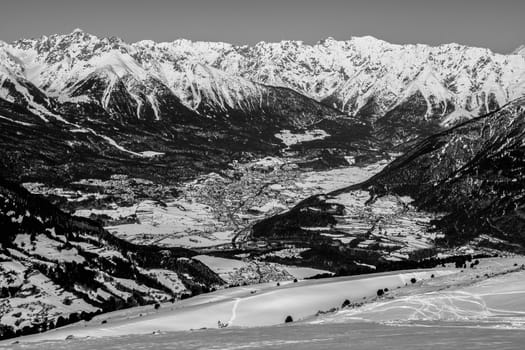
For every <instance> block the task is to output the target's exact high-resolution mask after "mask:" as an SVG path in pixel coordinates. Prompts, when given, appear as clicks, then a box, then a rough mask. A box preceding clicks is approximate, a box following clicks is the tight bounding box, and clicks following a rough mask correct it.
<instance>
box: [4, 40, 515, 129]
mask: <svg viewBox="0 0 525 350" xmlns="http://www.w3.org/2000/svg"><path fill="white" fill-rule="evenodd" d="M7 51H8V52H9V53H10V54H11V55H13V56H14V57H16V58H17V59H18V61H19V62H20V64H21V65H22V67H23V69H22V70H23V74H24V76H25V77H26V79H28V80H29V81H31V82H32V83H33V84H35V85H36V86H37V87H39V88H41V89H43V90H44V91H46V92H47V93H48V94H50V95H54V96H60V98H67V96H69V95H68V92H69V90H68V89H69V87H70V86H71V85H73V84H75V83H76V82H78V81H79V80H82V79H84V78H85V76H87V75H89V74H93V72H96V71H98V70H101V69H111V70H112V71H113V72H114V73H115V74H116V75H117V76H118V77H120V78H123V77H124V76H131V77H132V78H133V79H132V80H133V81H138V82H141V84H143V85H147V84H145V83H144V81H148V80H149V81H151V80H152V79H153V80H156V81H157V82H158V83H159V84H160V83H161V84H163V85H164V86H165V88H166V89H167V90H168V91H170V92H171V93H172V94H173V95H175V96H176V97H178V98H179V99H180V100H181V101H182V102H183V103H184V104H185V105H186V106H188V107H189V108H192V109H194V110H196V111H199V112H202V113H204V114H211V113H210V112H215V113H218V112H220V111H223V112H224V111H225V110H231V109H234V110H239V111H242V110H246V109H247V107H249V106H251V107H253V106H255V105H256V104H257V103H258V104H261V102H262V99H261V90H263V91H264V90H268V89H270V91H275V90H274V89H275V88H272V87H268V86H267V87H263V86H261V85H260V84H258V83H262V84H268V85H271V86H274V87H275V86H282V87H288V88H291V89H293V90H295V91H297V92H299V93H301V94H304V95H306V96H308V97H310V98H313V99H315V100H317V101H323V102H324V103H327V104H329V105H331V106H334V107H335V108H337V109H339V110H342V111H344V112H346V113H348V114H353V115H361V116H363V117H364V118H367V119H371V120H375V119H377V118H378V117H380V116H383V115H384V114H386V113H388V112H389V111H392V110H393V109H395V108H399V106H402V105H403V104H404V103H405V102H406V101H410V100H411V98H412V96H415V95H416V96H421V97H422V99H421V100H420V101H419V102H418V103H419V104H420V105H421V106H422V107H421V108H422V111H421V113H419V115H418V118H419V119H422V120H426V121H427V122H437V123H440V122H445V123H447V124H451V123H453V122H454V121H456V120H461V119H469V118H471V117H473V116H476V115H482V114H484V113H486V112H488V111H490V110H494V109H495V108H497V107H498V106H502V105H503V104H505V103H506V102H508V101H509V100H512V99H514V98H517V97H520V96H521V95H522V94H523V93H524V92H525V76H524V74H525V58H524V57H523V56H520V55H507V56H506V55H500V54H495V53H493V52H491V51H490V50H487V49H481V48H472V47H466V46H462V45H457V44H447V45H441V46H438V47H429V46H426V45H393V44H389V43H387V42H384V41H381V40H378V39H375V38H373V37H362V38H357V37H354V38H352V39H350V40H347V41H336V40H334V39H332V38H328V39H326V40H324V41H322V42H319V43H317V44H315V45H307V44H304V43H302V42H295V41H282V42H280V43H265V42H261V43H259V44H257V45H254V46H234V45H231V44H226V43H208V42H191V41H188V40H183V39H181V40H176V41H174V42H170V43H154V42H152V41H141V42H137V43H134V44H127V43H125V42H123V41H122V40H120V39H118V38H114V37H112V38H102V39H99V38H97V37H95V36H92V35H90V34H87V33H84V32H82V31H81V30H76V31H74V32H73V33H71V34H68V35H52V36H50V37H42V38H40V39H30V40H19V41H17V42H15V43H13V44H12V45H11V46H9V47H8V48H7ZM128 84H129V82H128ZM132 85H136V84H135V83H133V84H132ZM139 85H140V84H139ZM140 90H141V91H145V90H147V89H144V88H141V89H140ZM144 95H145V96H148V99H149V100H152V101H157V100H158V98H157V97H156V93H155V89H151V91H149V92H146V93H144ZM156 103H157V104H158V101H157V102H152V104H156ZM270 107H271V106H270Z"/></svg>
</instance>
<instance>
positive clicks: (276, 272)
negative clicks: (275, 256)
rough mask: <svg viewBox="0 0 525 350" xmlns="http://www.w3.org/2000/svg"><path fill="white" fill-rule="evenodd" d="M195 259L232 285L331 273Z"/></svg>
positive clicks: (264, 263) (204, 256) (230, 261)
mask: <svg viewBox="0 0 525 350" xmlns="http://www.w3.org/2000/svg"><path fill="white" fill-rule="evenodd" d="M193 258H194V259H197V260H199V261H200V262H202V263H203V264H204V265H206V266H208V267H209V268H210V269H211V270H212V271H213V272H215V273H216V274H218V275H219V276H220V277H221V278H222V279H223V280H225V281H226V282H228V283H229V284H230V285H238V284H243V283H250V284H251V283H261V282H266V281H290V280H293V279H294V278H297V279H304V278H308V277H313V276H315V275H319V274H324V273H330V272H329V271H325V270H319V269H313V268H309V267H295V266H285V265H281V264H276V263H270V262H263V261H257V260H245V261H243V260H236V259H225V258H218V257H214V256H210V255H197V256H195V257H193Z"/></svg>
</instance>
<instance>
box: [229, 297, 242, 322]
mask: <svg viewBox="0 0 525 350" xmlns="http://www.w3.org/2000/svg"><path fill="white" fill-rule="evenodd" d="M240 302H241V298H235V301H234V302H233V307H232V316H231V317H230V320H229V321H228V326H231V325H232V324H233V321H235V319H236V318H237V307H238V306H239V303H240Z"/></svg>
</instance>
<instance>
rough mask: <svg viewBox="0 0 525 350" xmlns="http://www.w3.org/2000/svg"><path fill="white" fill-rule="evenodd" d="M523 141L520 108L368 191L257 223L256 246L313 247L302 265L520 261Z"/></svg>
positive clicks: (413, 156) (413, 161)
mask: <svg viewBox="0 0 525 350" xmlns="http://www.w3.org/2000/svg"><path fill="white" fill-rule="evenodd" d="M524 139H525V99H523V98H521V99H518V100H515V101H513V102H511V103H509V104H508V105H506V106H504V107H503V108H501V109H498V110H496V111H494V112H491V113H489V114H486V115H484V116H482V117H478V118H475V119H473V120H471V121H468V122H465V123H463V124H460V125H458V126H456V127H453V128H451V129H448V130H446V131H443V132H440V133H438V134H435V135H433V136H430V137H428V138H426V139H424V140H422V141H419V142H418V143H416V144H415V145H414V146H413V147H412V148H411V149H409V150H408V151H407V152H406V153H405V154H404V155H402V156H400V157H399V158H398V159H396V160H395V161H393V162H392V163H391V164H389V165H388V166H387V167H385V168H384V169H383V170H382V171H381V172H380V173H378V174H377V175H375V176H373V177H372V178H370V179H369V180H367V181H365V182H363V183H360V184H357V185H353V186H350V187H347V188H343V189H340V190H337V191H334V192H331V193H328V194H322V195H317V196H313V197H310V198H307V199H305V200H304V201H302V202H301V203H299V204H298V205H297V206H296V207H294V208H293V209H291V210H290V211H288V212H285V213H283V214H280V215H277V216H274V217H272V218H269V219H266V220H263V221H261V222H259V223H258V224H256V225H255V226H254V227H253V231H252V236H253V237H254V239H263V240H267V241H269V242H281V243H283V242H286V243H288V244H290V243H293V244H297V245H298V246H303V245H305V244H306V246H310V247H315V248H312V251H311V253H309V254H308V255H309V256H307V254H303V259H307V258H308V259H310V260H311V261H314V262H317V263H319V262H320V263H321V264H324V266H326V265H327V264H328V265H330V264H337V266H341V264H342V263H343V262H348V261H349V260H350V261H351V260H355V261H361V262H364V263H367V264H372V265H377V266H382V265H383V264H384V262H385V261H390V262H393V263H394V264H395V263H396V261H399V260H400V259H401V261H406V260H408V261H410V260H415V261H417V260H420V259H422V258H425V257H432V256H435V255H436V253H437V252H439V251H440V250H442V249H444V250H443V251H445V252H446V251H449V250H450V249H454V248H457V247H461V246H462V245H464V244H467V247H474V248H475V249H481V251H484V250H486V249H489V251H490V249H492V248H496V249H502V250H504V251H507V250H516V251H523V247H524V244H525V239H524V236H523V232H524V229H525V214H524V213H525V211H524V208H525V189H524V187H523V183H524V182H525V178H524V176H525V163H524V159H525V154H524V152H525V144H524V142H523V140H524ZM305 242H307V243H305ZM465 249H467V248H464V249H463V250H461V251H463V252H464V251H465ZM469 249H470V248H469ZM467 250H468V249H467ZM327 251H329V252H330V253H327Z"/></svg>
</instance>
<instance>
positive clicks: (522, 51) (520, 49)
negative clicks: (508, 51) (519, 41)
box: [512, 45, 525, 56]
mask: <svg viewBox="0 0 525 350" xmlns="http://www.w3.org/2000/svg"><path fill="white" fill-rule="evenodd" d="M512 54H513V55H522V56H525V45H521V46H520V47H518V48H517V49H516V50H514V51H513V52H512Z"/></svg>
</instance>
